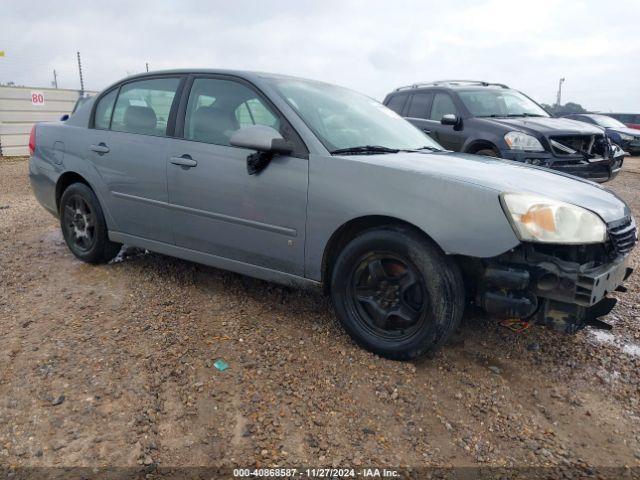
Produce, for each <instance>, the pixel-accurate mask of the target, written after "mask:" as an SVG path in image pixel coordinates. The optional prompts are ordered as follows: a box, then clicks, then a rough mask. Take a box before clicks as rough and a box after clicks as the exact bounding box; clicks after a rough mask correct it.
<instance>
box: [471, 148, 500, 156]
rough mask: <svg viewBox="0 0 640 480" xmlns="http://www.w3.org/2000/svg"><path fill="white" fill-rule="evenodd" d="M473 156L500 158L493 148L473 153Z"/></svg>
mask: <svg viewBox="0 0 640 480" xmlns="http://www.w3.org/2000/svg"><path fill="white" fill-rule="evenodd" d="M474 154H475V155H484V156H485V157H496V158H501V157H500V153H499V152H498V151H497V150H496V149H494V148H483V149H481V150H478V151H477V152H474Z"/></svg>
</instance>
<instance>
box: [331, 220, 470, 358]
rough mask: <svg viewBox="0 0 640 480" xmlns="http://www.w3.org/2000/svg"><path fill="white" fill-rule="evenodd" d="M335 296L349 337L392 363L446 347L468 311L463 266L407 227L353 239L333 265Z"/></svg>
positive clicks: (340, 318)
mask: <svg viewBox="0 0 640 480" xmlns="http://www.w3.org/2000/svg"><path fill="white" fill-rule="evenodd" d="M331 295H332V299H333V302H334V305H335V308H336V313H337V316H338V319H339V320H340V322H341V323H342V325H343V326H344V328H345V330H346V331H347V332H348V333H349V335H351V337H352V338H353V339H354V340H355V341H356V342H357V343H358V344H360V345H361V346H363V347H364V348H366V349H368V350H370V351H372V352H374V353H376V354H379V355H381V356H383V357H386V358H390V359H393V360H410V359H414V358H417V357H420V356H422V355H424V354H425V353H427V352H429V351H430V350H433V349H434V348H436V347H438V346H439V345H441V344H442V343H443V342H444V341H445V340H446V339H447V338H448V337H449V335H450V334H451V333H452V332H453V331H454V330H455V328H456V327H457V326H458V324H459V323H460V320H461V318H462V313H463V309H464V287H463V283H462V277H461V274H460V271H459V269H458V266H457V265H456V264H455V263H454V261H453V260H452V259H451V258H449V257H447V256H445V255H444V254H443V253H442V252H441V251H440V250H439V249H438V248H437V247H436V246H435V245H433V244H432V243H431V242H430V241H429V240H428V239H426V238H425V237H424V236H423V235H421V234H420V233H419V232H416V231H414V230H413V229H411V228H408V227H406V228H405V227H393V228H391V227H390V228H383V229H375V230H369V231H367V232H365V233H363V234H362V235H360V236H359V237H357V238H355V239H354V240H352V241H351V242H350V243H349V244H348V245H347V246H346V247H345V249H344V250H343V251H342V253H341V254H340V256H339V257H338V259H337V261H336V264H335V267H334V269H333V274H332V280H331Z"/></svg>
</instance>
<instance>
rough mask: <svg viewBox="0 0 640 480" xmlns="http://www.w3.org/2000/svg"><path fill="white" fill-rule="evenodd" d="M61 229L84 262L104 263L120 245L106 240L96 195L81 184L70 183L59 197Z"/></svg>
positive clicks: (70, 247) (72, 251) (116, 252)
mask: <svg viewBox="0 0 640 480" xmlns="http://www.w3.org/2000/svg"><path fill="white" fill-rule="evenodd" d="M59 213H60V228H61V229H62V235H63V236H64V240H65V242H66V243H67V246H68V247H69V250H71V253H73V254H74V255H75V256H76V257H77V258H79V259H80V260H82V261H83V262H87V263H94V264H96V263H107V262H108V261H109V260H111V259H112V258H113V257H115V256H116V255H117V254H118V251H119V250H120V247H121V245H120V244H119V243H114V242H112V241H110V240H109V237H108V231H107V224H106V222H105V220H104V214H103V213H102V208H101V207H100V202H99V201H98V197H96V194H95V193H93V190H91V188H89V187H88V186H87V185H86V184H84V183H73V184H71V185H69V186H68V187H67V189H66V190H65V191H64V192H63V193H62V197H61V198H60V212H59Z"/></svg>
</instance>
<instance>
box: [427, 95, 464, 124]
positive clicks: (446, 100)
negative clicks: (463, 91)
mask: <svg viewBox="0 0 640 480" xmlns="http://www.w3.org/2000/svg"><path fill="white" fill-rule="evenodd" d="M449 114H453V115H458V109H457V108H456V105H455V103H453V100H452V99H451V97H450V96H449V95H447V94H446V93H436V94H435V96H434V97H433V105H432V107H431V120H437V121H438V122H439V121H440V120H442V117H444V116H445V115H449Z"/></svg>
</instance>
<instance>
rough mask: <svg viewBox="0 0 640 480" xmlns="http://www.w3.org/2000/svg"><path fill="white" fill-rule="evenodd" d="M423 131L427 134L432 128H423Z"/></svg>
mask: <svg viewBox="0 0 640 480" xmlns="http://www.w3.org/2000/svg"><path fill="white" fill-rule="evenodd" d="M422 131H423V132H424V133H426V134H430V133H431V130H429V129H428V128H423V129H422Z"/></svg>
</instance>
